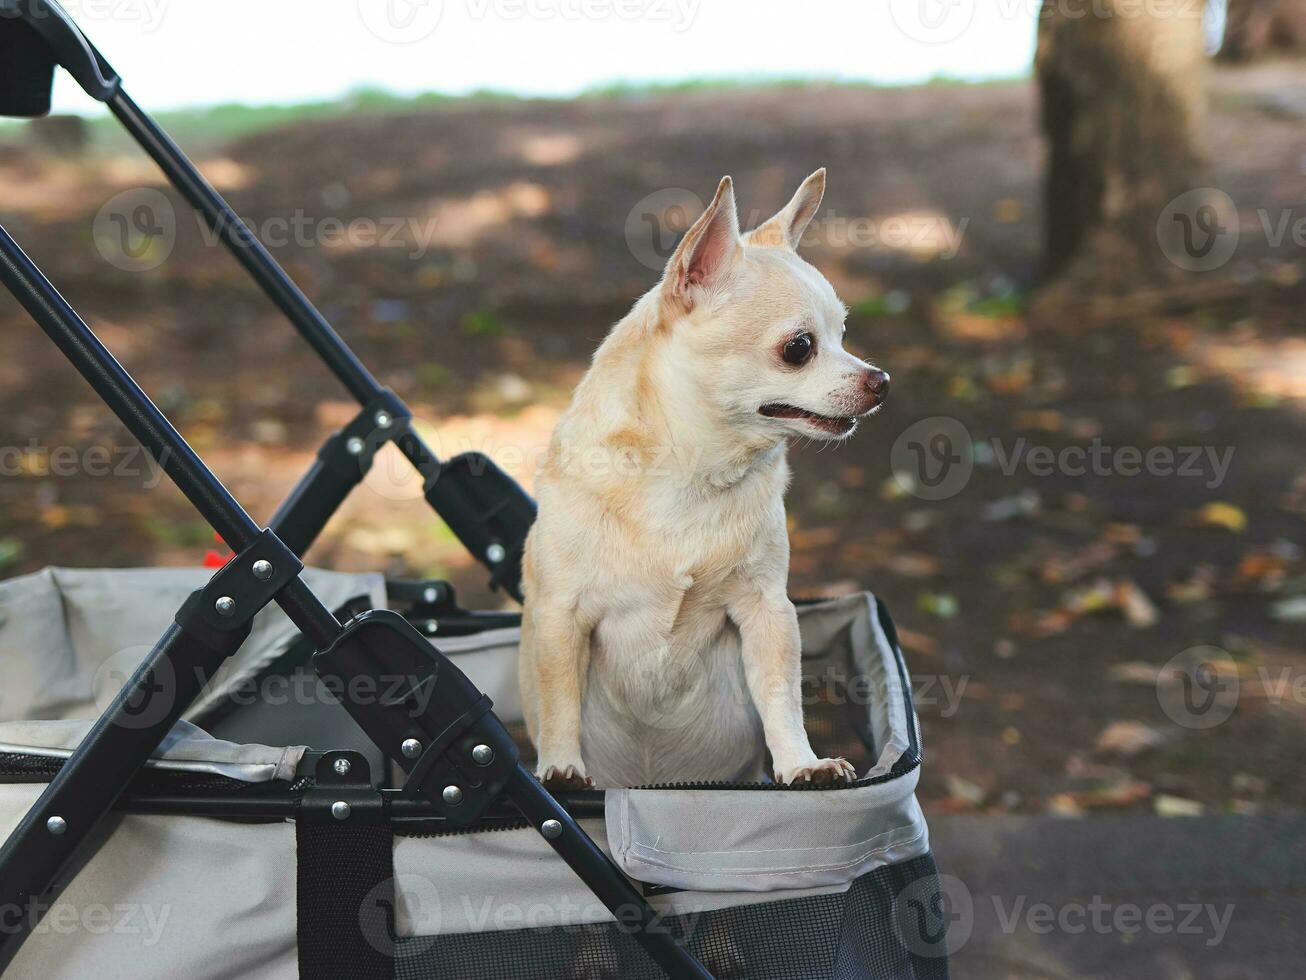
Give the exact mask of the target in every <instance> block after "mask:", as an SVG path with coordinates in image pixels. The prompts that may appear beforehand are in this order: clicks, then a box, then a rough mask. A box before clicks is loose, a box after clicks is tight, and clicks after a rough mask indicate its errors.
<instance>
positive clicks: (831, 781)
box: [775, 759, 857, 786]
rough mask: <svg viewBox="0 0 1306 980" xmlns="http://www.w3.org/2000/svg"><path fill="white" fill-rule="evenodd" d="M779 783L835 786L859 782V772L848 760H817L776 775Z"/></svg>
mask: <svg viewBox="0 0 1306 980" xmlns="http://www.w3.org/2000/svg"><path fill="white" fill-rule="evenodd" d="M775 778H776V781H777V782H780V783H784V784H786V785H789V786H802V785H805V784H807V783H811V784H813V785H815V786H835V785H838V784H840V783H852V782H856V780H857V770H856V769H854V768H853V767H852V763H850V762H849V761H848V760H847V759H817V760H816V761H815V762H808V763H804V764H801V765H797V766H794V767H792V768H790V769H788V770H782V771H780V772H777V773H776V774H775Z"/></svg>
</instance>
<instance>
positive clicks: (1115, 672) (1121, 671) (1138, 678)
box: [1108, 662, 1160, 687]
mask: <svg viewBox="0 0 1306 980" xmlns="http://www.w3.org/2000/svg"><path fill="white" fill-rule="evenodd" d="M1108 673H1109V675H1110V677H1111V679H1112V680H1113V681H1119V682H1120V683H1122V684H1145V685H1147V686H1149V687H1151V686H1152V685H1154V684H1155V683H1156V680H1157V675H1158V674H1159V673H1160V671H1159V669H1158V668H1156V667H1154V666H1152V665H1151V664H1145V663H1138V662H1133V663H1127V664H1116V665H1115V666H1114V667H1112V668H1111V670H1110V671H1109V672H1108Z"/></svg>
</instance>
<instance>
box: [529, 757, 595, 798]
mask: <svg viewBox="0 0 1306 980" xmlns="http://www.w3.org/2000/svg"><path fill="white" fill-rule="evenodd" d="M535 778H536V779H538V780H539V781H540V782H542V783H543V784H544V788H545V789H547V790H549V791H550V792H552V793H564V792H570V791H573V790H578V789H593V788H594V780H592V779H590V777H589V776H587V775H586V774H585V763H583V762H577V763H574V764H572V765H546V764H545V763H540V765H539V766H537V767H536V769H535Z"/></svg>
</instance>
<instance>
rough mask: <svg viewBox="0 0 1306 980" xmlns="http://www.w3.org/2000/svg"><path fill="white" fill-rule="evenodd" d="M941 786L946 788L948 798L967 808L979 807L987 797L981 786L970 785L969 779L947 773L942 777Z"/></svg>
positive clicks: (976, 784)
mask: <svg viewBox="0 0 1306 980" xmlns="http://www.w3.org/2000/svg"><path fill="white" fill-rule="evenodd" d="M943 784H944V785H945V786H946V787H947V788H948V796H949V797H951V798H952V799H953V800H954V801H956V802H958V803H962V804H965V805H966V806H969V807H976V806H979V805H980V804H981V803H983V802H984V797H985V796H986V795H988V794H987V793H986V792H985V791H984V787H983V786H980V785H979V784H978V783H972V782H971V781H970V780H969V779H962V778H961V777H960V776H956V775H953V774H952V773H948V774H947V775H945V776H944V777H943Z"/></svg>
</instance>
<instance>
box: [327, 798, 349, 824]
mask: <svg viewBox="0 0 1306 980" xmlns="http://www.w3.org/2000/svg"><path fill="white" fill-rule="evenodd" d="M353 812H354V808H353V807H351V806H350V805H349V804H348V803H346V802H345V801H344V800H336V801H335V802H334V803H332V804H331V816H333V817H335V818H336V819H337V820H348V819H349V815H350V814H351V813H353Z"/></svg>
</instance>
